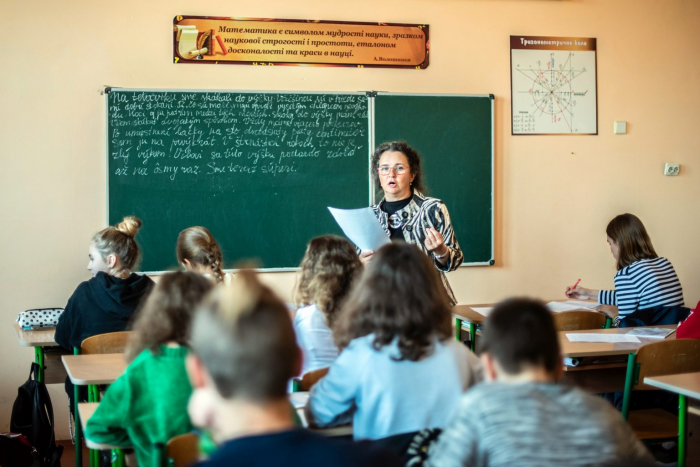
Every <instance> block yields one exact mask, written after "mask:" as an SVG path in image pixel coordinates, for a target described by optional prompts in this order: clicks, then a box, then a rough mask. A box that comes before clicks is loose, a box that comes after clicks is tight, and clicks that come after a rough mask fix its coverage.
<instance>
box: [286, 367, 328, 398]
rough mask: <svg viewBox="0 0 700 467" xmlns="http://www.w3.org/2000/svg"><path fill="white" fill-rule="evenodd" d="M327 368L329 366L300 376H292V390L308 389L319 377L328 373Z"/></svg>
mask: <svg viewBox="0 0 700 467" xmlns="http://www.w3.org/2000/svg"><path fill="white" fill-rule="evenodd" d="M328 370H329V368H320V369H318V370H314V371H309V372H308V373H304V374H303V375H302V377H301V378H294V379H293V380H292V383H293V388H292V392H302V391H310V390H311V387H312V386H313V385H314V384H316V383H318V380H319V379H321V378H323V377H324V376H326V375H327V374H328Z"/></svg>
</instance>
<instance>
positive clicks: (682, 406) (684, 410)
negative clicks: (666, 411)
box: [678, 394, 688, 467]
mask: <svg viewBox="0 0 700 467" xmlns="http://www.w3.org/2000/svg"><path fill="white" fill-rule="evenodd" d="M687 432H688V399H686V397H685V396H683V395H680V394H679V395H678V467H685V456H686V449H687V448H686V445H685V443H686V434H687Z"/></svg>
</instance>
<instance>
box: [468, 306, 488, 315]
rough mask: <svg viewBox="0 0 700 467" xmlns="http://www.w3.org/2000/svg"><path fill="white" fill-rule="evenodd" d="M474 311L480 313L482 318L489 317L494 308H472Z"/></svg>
mask: <svg viewBox="0 0 700 467" xmlns="http://www.w3.org/2000/svg"><path fill="white" fill-rule="evenodd" d="M472 310H474V311H476V312H477V313H479V314H480V315H482V316H488V315H489V313H491V311H492V310H493V307H483V308H475V307H472Z"/></svg>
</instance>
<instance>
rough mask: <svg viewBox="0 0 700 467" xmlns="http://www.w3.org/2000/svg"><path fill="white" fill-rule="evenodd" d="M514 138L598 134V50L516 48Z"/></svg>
mask: <svg viewBox="0 0 700 467" xmlns="http://www.w3.org/2000/svg"><path fill="white" fill-rule="evenodd" d="M511 60H512V64H511V86H512V89H511V91H512V92H511V96H512V99H513V102H512V108H513V120H512V124H513V134H573V133H579V134H581V133H583V134H596V133H597V110H596V107H597V105H596V104H597V103H596V69H595V65H596V62H595V60H596V59H595V51H567V50H562V51H559V50H558V51H551V50H533V49H527V50H523V49H511Z"/></svg>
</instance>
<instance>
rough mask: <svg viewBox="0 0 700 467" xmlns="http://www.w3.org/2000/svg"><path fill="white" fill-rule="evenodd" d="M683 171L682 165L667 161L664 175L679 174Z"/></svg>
mask: <svg viewBox="0 0 700 467" xmlns="http://www.w3.org/2000/svg"><path fill="white" fill-rule="evenodd" d="M680 171H681V165H680V164H675V163H671V162H669V163H667V164H666V166H664V175H678V174H679V173H680Z"/></svg>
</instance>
